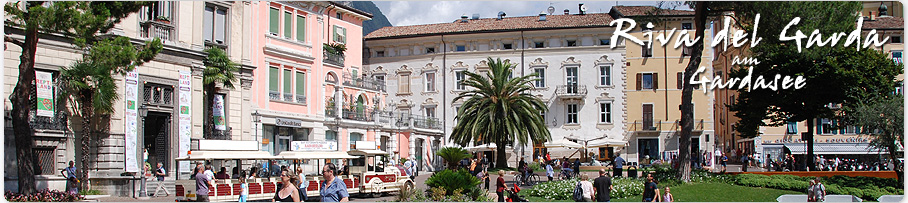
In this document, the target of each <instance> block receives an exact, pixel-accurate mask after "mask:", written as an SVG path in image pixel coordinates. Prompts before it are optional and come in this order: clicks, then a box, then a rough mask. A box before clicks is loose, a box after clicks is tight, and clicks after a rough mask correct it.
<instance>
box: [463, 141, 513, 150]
mask: <svg viewBox="0 0 908 203" xmlns="http://www.w3.org/2000/svg"><path fill="white" fill-rule="evenodd" d="M497 148H498V145H496V144H495V143H489V144H484V145H477V146H472V147H467V148H463V149H466V150H467V151H470V152H489V151H495V149H497ZM505 150H506V151H514V148H513V147H507V148H505Z"/></svg>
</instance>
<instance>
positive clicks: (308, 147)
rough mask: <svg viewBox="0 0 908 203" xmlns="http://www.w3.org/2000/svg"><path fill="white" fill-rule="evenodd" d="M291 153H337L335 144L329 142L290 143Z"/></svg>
mask: <svg viewBox="0 0 908 203" xmlns="http://www.w3.org/2000/svg"><path fill="white" fill-rule="evenodd" d="M290 150H292V151H337V142H331V141H292V142H290Z"/></svg>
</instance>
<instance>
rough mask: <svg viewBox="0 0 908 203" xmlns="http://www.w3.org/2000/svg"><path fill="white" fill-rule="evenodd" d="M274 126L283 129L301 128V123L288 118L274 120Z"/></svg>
mask: <svg viewBox="0 0 908 203" xmlns="http://www.w3.org/2000/svg"><path fill="white" fill-rule="evenodd" d="M274 124H275V125H277V126H283V127H293V128H302V127H303V121H301V120H296V119H289V118H276V119H275V121H274Z"/></svg>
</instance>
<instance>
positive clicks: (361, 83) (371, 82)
mask: <svg viewBox="0 0 908 203" xmlns="http://www.w3.org/2000/svg"><path fill="white" fill-rule="evenodd" d="M344 85H345V86H350V87H359V88H363V89H367V90H374V91H382V92H384V91H385V81H383V80H376V79H373V78H367V77H364V76H354V75H351V74H350V73H347V72H345V73H344Z"/></svg>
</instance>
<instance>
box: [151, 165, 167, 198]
mask: <svg viewBox="0 0 908 203" xmlns="http://www.w3.org/2000/svg"><path fill="white" fill-rule="evenodd" d="M154 176H155V179H157V180H158V187H157V188H155V189H154V196H155V197H157V196H158V194H160V193H158V191H161V190H164V194H165V195H164V196H165V197H166V196H170V192H169V191H167V188H165V187H164V177H165V176H167V171H166V170H164V164H163V163H161V162H158V169H155V171H154Z"/></svg>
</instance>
